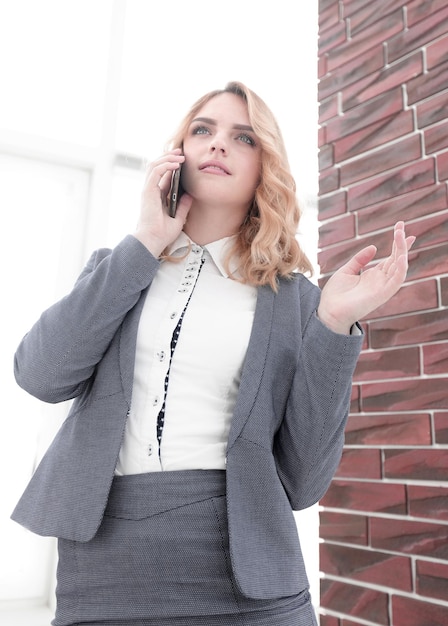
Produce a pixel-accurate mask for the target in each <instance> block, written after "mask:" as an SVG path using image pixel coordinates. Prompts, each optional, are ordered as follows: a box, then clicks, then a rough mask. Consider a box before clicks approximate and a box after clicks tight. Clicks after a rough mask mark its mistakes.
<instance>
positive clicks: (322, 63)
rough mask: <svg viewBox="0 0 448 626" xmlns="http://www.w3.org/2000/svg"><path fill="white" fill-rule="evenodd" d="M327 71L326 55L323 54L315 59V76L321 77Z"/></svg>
mask: <svg viewBox="0 0 448 626" xmlns="http://www.w3.org/2000/svg"><path fill="white" fill-rule="evenodd" d="M327 71H328V69H327V55H326V54H324V55H322V56H321V57H319V58H318V60H317V77H318V78H323V77H324V76H325V74H326V73H327Z"/></svg>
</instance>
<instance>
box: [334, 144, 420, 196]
mask: <svg viewBox="0 0 448 626" xmlns="http://www.w3.org/2000/svg"><path fill="white" fill-rule="evenodd" d="M421 156H422V148H421V141H420V137H419V136H418V135H413V136H411V137H407V138H406V139H403V140H401V141H397V142H395V143H393V144H391V145H388V146H386V147H384V148H379V149H376V150H375V151H374V152H371V153H369V154H367V155H365V156H358V158H357V159H354V160H353V161H351V162H350V163H347V164H346V165H342V166H341V170H340V171H341V186H343V187H346V186H347V185H350V184H352V183H355V182H359V181H360V180H363V179H365V178H370V177H371V176H375V175H376V174H380V173H381V172H385V171H386V170H391V169H394V168H396V167H399V166H400V165H405V164H406V163H409V162H411V161H417V159H420V158H421Z"/></svg>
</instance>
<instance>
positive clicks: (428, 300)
mask: <svg viewBox="0 0 448 626" xmlns="http://www.w3.org/2000/svg"><path fill="white" fill-rule="evenodd" d="M437 306H438V289H437V282H436V281H435V280H424V281H422V282H418V283H413V284H412V285H405V286H404V287H402V288H401V289H400V290H399V291H398V293H396V294H395V295H394V296H392V298H390V300H388V302H386V303H385V304H383V305H382V306H380V307H378V308H377V309H375V311H372V313H370V314H369V319H370V320H375V319H378V318H380V317H390V316H392V315H400V314H401V313H413V312H415V311H425V310H427V309H430V308H432V309H435V308H437Z"/></svg>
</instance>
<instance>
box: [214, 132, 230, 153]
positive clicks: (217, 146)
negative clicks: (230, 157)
mask: <svg viewBox="0 0 448 626" xmlns="http://www.w3.org/2000/svg"><path fill="white" fill-rule="evenodd" d="M210 152H220V153H221V154H226V153H227V142H226V140H225V139H224V137H223V136H222V135H219V134H216V135H214V136H213V137H212V139H211V141H210Z"/></svg>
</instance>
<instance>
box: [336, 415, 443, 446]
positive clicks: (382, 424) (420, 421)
mask: <svg viewBox="0 0 448 626" xmlns="http://www.w3.org/2000/svg"><path fill="white" fill-rule="evenodd" d="M447 427H448V424H447ZM345 444H346V446H350V445H354V446H359V445H368V446H378V445H379V446H380V445H402V446H406V445H407V446H410V445H412V446H428V445H430V444H431V422H430V418H429V415H428V414H427V413H420V414H414V413H409V414H406V415H393V414H389V413H380V414H379V415H350V416H349V419H348V422H347V426H346V429H345Z"/></svg>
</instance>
